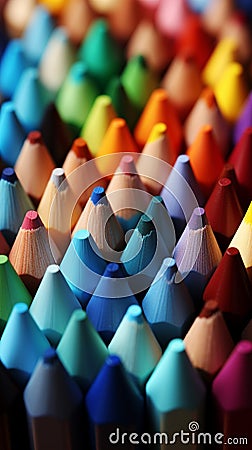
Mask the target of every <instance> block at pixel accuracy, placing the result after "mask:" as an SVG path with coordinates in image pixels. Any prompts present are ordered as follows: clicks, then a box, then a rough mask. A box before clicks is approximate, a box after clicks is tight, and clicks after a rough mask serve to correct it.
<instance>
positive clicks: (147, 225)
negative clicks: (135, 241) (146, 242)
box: [137, 214, 155, 236]
mask: <svg viewBox="0 0 252 450" xmlns="http://www.w3.org/2000/svg"><path fill="white" fill-rule="evenodd" d="M137 228H138V231H139V233H141V235H142V236H147V234H150V232H151V231H153V230H155V227H154V225H153V222H152V220H151V219H150V218H149V217H148V216H146V215H145V214H144V215H143V216H142V217H141V219H140V221H139V224H138V226H137Z"/></svg>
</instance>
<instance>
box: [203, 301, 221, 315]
mask: <svg viewBox="0 0 252 450" xmlns="http://www.w3.org/2000/svg"><path fill="white" fill-rule="evenodd" d="M217 311H219V308H218V302H217V301H216V300H208V301H207V302H206V304H205V305H204V306H203V309H202V311H201V312H200V314H199V317H205V318H208V317H211V316H213V314H215V313H216V312H217Z"/></svg>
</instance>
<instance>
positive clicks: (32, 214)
mask: <svg viewBox="0 0 252 450" xmlns="http://www.w3.org/2000/svg"><path fill="white" fill-rule="evenodd" d="M42 225H43V224H42V222H41V219H40V217H39V215H38V213H37V211H32V210H31V211H28V212H27V213H26V215H25V218H24V221H23V223H22V229H23V230H36V229H37V228H39V227H41V226H42Z"/></svg>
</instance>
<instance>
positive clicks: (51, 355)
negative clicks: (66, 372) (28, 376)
mask: <svg viewBox="0 0 252 450" xmlns="http://www.w3.org/2000/svg"><path fill="white" fill-rule="evenodd" d="M57 359H58V356H57V353H56V351H55V350H54V348H48V349H47V350H46V351H45V354H44V357H43V360H44V363H45V364H53V363H54V362H55V361H56V360H57Z"/></svg>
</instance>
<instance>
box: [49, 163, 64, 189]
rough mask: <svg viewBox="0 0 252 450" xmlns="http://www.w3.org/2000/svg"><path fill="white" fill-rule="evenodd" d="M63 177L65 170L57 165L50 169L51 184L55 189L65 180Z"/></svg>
mask: <svg viewBox="0 0 252 450" xmlns="http://www.w3.org/2000/svg"><path fill="white" fill-rule="evenodd" d="M65 178H66V176H65V171H64V169H62V168H61V167H57V168H56V169H54V170H53V171H52V178H51V180H52V182H53V184H54V185H55V187H56V188H57V189H59V187H60V186H61V184H62V183H63V181H64V180H65Z"/></svg>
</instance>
